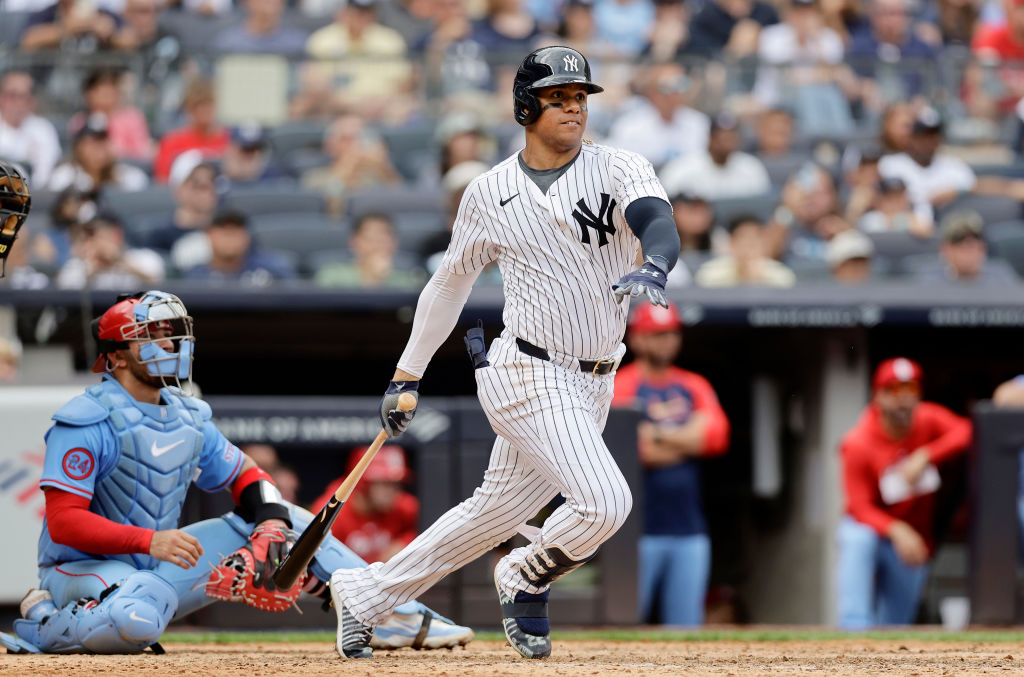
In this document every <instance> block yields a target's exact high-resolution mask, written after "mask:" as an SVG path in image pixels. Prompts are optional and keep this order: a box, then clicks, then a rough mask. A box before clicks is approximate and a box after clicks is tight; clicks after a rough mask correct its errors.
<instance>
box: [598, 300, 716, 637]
mask: <svg viewBox="0 0 1024 677" xmlns="http://www.w3.org/2000/svg"><path fill="white" fill-rule="evenodd" d="M682 327H683V325H682V322H681V321H680V319H679V312H678V311H677V310H676V307H675V305H673V304H669V307H668V308H662V307H659V306H653V305H650V304H644V305H642V306H638V307H637V308H636V309H635V311H634V312H633V315H632V317H631V318H630V322H629V330H630V335H629V347H630V349H631V350H632V351H633V353H634V355H636V360H635V361H634V362H633V363H632V364H630V365H628V366H626V367H623V368H621V369H619V371H618V373H616V375H615V398H614V399H613V400H612V405H613V406H637V407H639V408H640V410H641V411H643V412H644V420H643V421H641V423H640V426H639V429H638V435H639V438H638V440H637V443H638V446H639V451H640V461H641V462H642V463H643V465H644V535H643V536H642V537H641V539H640V620H641V621H646V620H648V618H649V616H650V614H651V610H652V607H653V606H654V601H655V593H656V592H658V591H659V590H660V592H661V594H660V597H659V600H660V605H659V606H660V609H661V620H662V621H663V622H665V623H668V624H671V625H700V624H701V623H703V621H704V597H705V595H706V593H707V584H708V574H709V572H710V568H711V542H710V540H709V539H708V534H707V523H706V521H705V519H704V509H703V506H702V505H701V491H700V466H699V464H698V463H696V462H695V459H697V458H700V457H706V456H713V455H717V454H722V453H725V451H726V449H727V448H728V446H729V419H727V418H726V416H725V412H724V411H722V407H721V405H719V403H718V398H717V397H716V396H715V391H714V389H712V387H711V384H710V383H708V381H707V379H705V378H704V377H702V376H700V375H698V374H695V373H693V372H692V371H686V370H684V369H680V368H678V367H676V366H674V365H673V362H675V359H676V358H677V357H678V356H679V351H680V349H681V348H682V336H683V334H682Z"/></svg>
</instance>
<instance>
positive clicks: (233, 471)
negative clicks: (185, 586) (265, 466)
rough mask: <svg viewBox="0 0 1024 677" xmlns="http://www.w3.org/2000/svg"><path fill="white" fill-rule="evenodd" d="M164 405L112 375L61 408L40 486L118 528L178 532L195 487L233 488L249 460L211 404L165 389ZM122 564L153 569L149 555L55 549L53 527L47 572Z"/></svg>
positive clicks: (45, 552)
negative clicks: (134, 393) (79, 564)
mask: <svg viewBox="0 0 1024 677" xmlns="http://www.w3.org/2000/svg"><path fill="white" fill-rule="evenodd" d="M160 396H161V404H158V405H157V404H147V403H144V402H138V401H136V400H135V399H134V398H132V397H131V396H130V395H129V394H128V392H127V391H126V390H125V389H124V388H123V387H122V386H121V384H120V383H118V382H117V380H115V379H114V378H113V377H111V376H110V375H105V376H104V377H103V381H102V382H101V383H100V384H99V385H95V386H91V387H89V388H87V389H86V391H85V393H84V394H82V395H79V396H78V397H75V398H74V399H72V400H71V401H70V402H68V403H67V404H65V405H64V406H63V407H61V408H60V409H59V410H58V411H57V413H56V414H54V416H53V419H54V421H56V423H55V424H54V425H53V427H51V428H50V430H49V431H47V433H46V462H45V464H44V467H43V477H42V480H40V482H39V485H40V486H41V487H52V488H54V489H60V490H61V491H67V492H69V493H72V494H75V495H76V496H82V497H84V498H88V499H90V504H89V510H90V511H92V512H94V513H96V514H98V515H101V516H103V517H106V518H107V519H109V520H112V521H114V522H117V523H118V524H131V525H133V526H138V527H144V528H147V529H154V530H157V531H159V530H164V529H176V528H178V518H179V517H180V515H181V506H182V504H183V503H184V501H185V493H186V492H187V491H188V486H189V484H190V483H191V482H195V484H196V486H198V487H199V488H200V489H203V490H205V491H210V492H212V491H218V490H220V489H224V488H225V487H227V486H228V485H229V484H230V483H231V482H232V481H233V480H234V479H235V477H236V476H237V475H238V471H239V469H240V468H241V467H242V459H243V454H242V452H241V450H239V449H238V447H236V446H235V445H233V444H231V443H230V442H229V441H228V440H227V438H225V437H224V435H222V434H221V432H220V431H219V430H217V428H216V426H214V425H213V423H212V422H211V421H210V416H211V411H210V407H209V405H208V404H206V403H205V402H203V401H202V400H199V399H197V398H194V397H187V396H185V395H183V394H182V393H181V392H180V391H178V390H175V389H170V388H164V389H162V390H161V391H160ZM81 559H116V560H121V561H124V562H127V563H128V564H131V565H132V566H135V567H137V568H140V569H151V568H153V567H154V566H155V565H156V560H155V559H153V558H152V557H150V556H149V555H139V554H132V555H95V554H90V553H85V552H81V551H79V550H75V549H74V548H70V547H67V546H64V545H59V544H57V543H54V542H53V540H52V539H51V538H50V531H49V528H48V526H47V523H46V521H45V520H44V521H43V533H42V534H41V535H40V537H39V566H40V567H46V566H53V565H54V564H59V563H61V562H69V561H74V560H81Z"/></svg>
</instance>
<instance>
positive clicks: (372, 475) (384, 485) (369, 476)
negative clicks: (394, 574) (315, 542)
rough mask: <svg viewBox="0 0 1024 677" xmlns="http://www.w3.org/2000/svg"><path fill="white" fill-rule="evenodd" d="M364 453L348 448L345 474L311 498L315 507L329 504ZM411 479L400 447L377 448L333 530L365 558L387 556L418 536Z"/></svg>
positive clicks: (417, 506) (416, 502) (379, 559)
mask: <svg viewBox="0 0 1024 677" xmlns="http://www.w3.org/2000/svg"><path fill="white" fill-rule="evenodd" d="M364 453H366V447H360V448H358V449H354V450H353V451H352V454H351V455H350V456H349V463H348V469H347V470H346V471H345V475H343V476H342V477H339V478H337V479H336V480H334V481H333V482H331V483H330V484H329V485H327V489H326V490H325V491H324V493H323V494H322V495H321V496H320V497H319V498H317V499H316V500H315V501H313V505H312V508H311V509H312V510H313V511H319V510H320V508H322V507H324V506H325V505H327V502H328V501H329V500H330V499H331V497H332V496H334V492H335V491H337V490H338V487H340V486H341V483H342V482H344V481H345V477H347V476H348V474H349V473H350V472H351V471H352V469H353V468H355V467H356V464H357V463H358V462H359V459H361V458H362V457H363V454H364ZM409 478H410V472H409V469H408V467H407V466H406V463H405V454H404V453H403V451H402V448H401V447H399V446H397V445H394V444H386V445H384V446H383V447H381V448H380V451H378V452H377V456H375V457H374V459H373V461H371V462H370V465H369V466H367V468H366V473H365V474H364V475H363V479H362V481H360V482H359V484H357V485H356V488H355V490H354V491H353V492H352V496H351V497H350V498H349V501H348V503H346V504H345V509H344V510H342V511H341V513H339V515H338V519H337V520H335V522H334V524H333V525H332V526H331V533H333V534H334V537H335V538H337V539H338V540H339V541H341V542H342V543H344V544H345V545H347V546H348V547H349V548H351V549H352V551H353V552H355V553H356V554H357V555H359V556H360V557H362V558H363V559H364V560H366V561H367V562H371V563H372V562H386V561H387V560H389V559H390V558H391V556H392V555H394V554H395V553H397V552H398V551H399V550H401V549H402V548H404V547H405V546H406V545H408V544H409V543H411V542H412V540H413V539H414V538H416V529H417V523H418V521H419V512H420V502H419V500H418V499H417V498H416V497H415V496H413V495H412V494H411V493H409V492H408V491H406V490H405V488H404V483H405V482H408V481H409Z"/></svg>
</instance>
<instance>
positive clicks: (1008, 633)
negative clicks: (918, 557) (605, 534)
mask: <svg viewBox="0 0 1024 677" xmlns="http://www.w3.org/2000/svg"><path fill="white" fill-rule="evenodd" d="M476 637H477V639H479V640H483V641H496V640H503V639H504V635H502V634H501V633H500V632H478V633H477V635H476ZM554 638H555V639H556V640H562V641H602V642H714V641H739V642H789V641H796V642H799V641H822V640H830V639H875V640H892V641H914V642H964V643H968V644H981V643H1008V644H1009V643H1017V644H1020V643H1024V631H1021V630H968V631H964V632H944V631H942V630H936V629H935V628H922V629H921V630H913V629H906V630H873V631H870V632H836V631H834V630H822V629H820V628H808V629H806V630H804V629H799V628H780V629H763V628H762V629H758V628H751V629H729V630H662V629H647V630H645V629H610V630H569V631H566V632H557V631H556V632H555V633H554ZM160 641H161V642H162V643H167V644H177V643H207V644H254V643H257V642H266V643H278V642H323V643H325V644H334V633H333V632H322V631H316V632H267V631H259V632H175V631H171V632H168V633H166V634H165V635H164V636H163V637H161V638H160Z"/></svg>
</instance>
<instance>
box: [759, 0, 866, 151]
mask: <svg viewBox="0 0 1024 677" xmlns="http://www.w3.org/2000/svg"><path fill="white" fill-rule="evenodd" d="M757 56H758V59H759V60H760V67H759V68H758V70H757V79H756V81H755V83H754V97H755V99H756V100H757V102H758V103H759V104H760V105H761V106H762V107H769V106H776V105H779V104H780V103H781V102H783V101H786V102H791V105H793V106H794V110H795V111H796V117H797V119H798V120H799V121H800V125H801V129H803V130H804V131H805V133H815V132H818V133H821V132H830V131H833V130H835V129H841V128H843V125H846V124H847V123H848V122H849V121H850V110H849V105H848V104H847V101H846V98H845V96H844V94H843V92H842V91H841V90H840V89H839V87H838V86H837V84H843V83H846V82H847V81H848V80H849V78H848V77H846V71H845V69H844V68H843V67H842V61H843V41H842V38H840V37H839V35H837V34H836V32H835V31H833V30H832V29H831V28H829V27H828V26H826V25H825V19H824V16H823V15H822V11H821V6H820V4H819V2H818V0H791V1H790V3H789V7H788V8H787V9H786V10H785V12H784V13H783V20H782V22H781V23H777V24H774V25H772V26H767V27H765V28H764V29H762V30H761V34H760V37H759V38H758V45H757ZM851 124H852V123H851Z"/></svg>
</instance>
